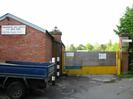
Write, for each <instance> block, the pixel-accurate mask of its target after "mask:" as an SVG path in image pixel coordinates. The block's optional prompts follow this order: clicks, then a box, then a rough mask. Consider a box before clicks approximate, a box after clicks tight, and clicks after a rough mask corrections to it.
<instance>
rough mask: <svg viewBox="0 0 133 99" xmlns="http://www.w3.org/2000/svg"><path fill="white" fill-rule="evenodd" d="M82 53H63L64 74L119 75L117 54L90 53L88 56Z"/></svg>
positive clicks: (118, 57)
mask: <svg viewBox="0 0 133 99" xmlns="http://www.w3.org/2000/svg"><path fill="white" fill-rule="evenodd" d="M82 53H84V54H83V55H82ZM82 53H78V52H65V63H64V67H63V68H64V69H63V73H64V74H69V75H88V74H117V75H119V74H120V55H119V52H91V54H89V55H88V56H87V54H88V52H82ZM80 56H81V57H80ZM77 58H78V59H77ZM87 59H88V60H87ZM68 60H69V61H68ZM87 64H88V65H87ZM89 64H90V65H89ZM108 64H109V65H108Z"/></svg>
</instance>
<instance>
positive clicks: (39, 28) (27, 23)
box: [0, 13, 65, 47]
mask: <svg viewBox="0 0 133 99" xmlns="http://www.w3.org/2000/svg"><path fill="white" fill-rule="evenodd" d="M5 18H12V19H14V20H17V21H19V22H21V23H23V24H25V25H27V26H30V27H32V28H34V29H36V30H39V31H41V32H43V33H47V34H48V36H50V37H51V38H52V39H54V37H53V36H52V34H51V33H50V32H48V31H47V30H45V29H43V28H41V27H39V26H37V25H35V24H32V23H30V22H28V21H26V20H23V19H21V18H19V17H17V16H15V15H12V14H10V13H7V14H5V15H3V16H1V17H0V21H1V20H3V19H5ZM61 34H62V33H61ZM57 42H58V41H57ZM59 43H61V44H62V45H63V46H64V47H65V45H64V44H63V43H62V42H59Z"/></svg>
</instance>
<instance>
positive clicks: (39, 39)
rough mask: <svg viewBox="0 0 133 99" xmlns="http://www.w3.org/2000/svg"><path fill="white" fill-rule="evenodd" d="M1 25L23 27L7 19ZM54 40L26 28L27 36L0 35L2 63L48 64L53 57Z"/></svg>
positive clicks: (0, 58) (44, 34)
mask: <svg viewBox="0 0 133 99" xmlns="http://www.w3.org/2000/svg"><path fill="white" fill-rule="evenodd" d="M1 25H23V24H22V23H20V22H18V21H16V20H14V19H11V18H6V19H4V20H2V21H0V33H1ZM51 50H52V40H51V38H50V37H49V36H48V35H47V34H46V33H43V32H41V31H38V30H36V29H34V28H32V27H29V26H26V34H25V35H1V34H0V61H5V60H15V61H16V60H19V61H33V62H48V61H50V60H51V57H52V52H51Z"/></svg>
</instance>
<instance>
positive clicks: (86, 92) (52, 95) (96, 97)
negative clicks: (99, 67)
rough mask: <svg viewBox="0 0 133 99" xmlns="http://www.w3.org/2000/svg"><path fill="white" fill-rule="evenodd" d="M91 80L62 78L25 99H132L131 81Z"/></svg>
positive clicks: (132, 87) (89, 78) (90, 78)
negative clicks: (53, 84)
mask: <svg viewBox="0 0 133 99" xmlns="http://www.w3.org/2000/svg"><path fill="white" fill-rule="evenodd" d="M93 78H94V77H93ZM93 78H92V77H88V76H86V77H80V76H75V77H74V76H73V77H72V76H69V77H62V78H60V79H59V80H58V81H57V83H56V85H55V86H49V87H48V88H47V89H45V91H36V92H34V93H32V94H30V95H29V96H27V97H26V98H25V99H133V79H122V80H116V81H113V82H112V81H111V82H103V81H99V80H98V81H97V80H96V79H95V80H94V79H93ZM103 78H104V77H103ZM1 96H2V94H1ZM0 99H2V98H0ZM3 99H4V98H3Z"/></svg>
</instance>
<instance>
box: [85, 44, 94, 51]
mask: <svg viewBox="0 0 133 99" xmlns="http://www.w3.org/2000/svg"><path fill="white" fill-rule="evenodd" d="M85 47H86V49H87V50H88V51H92V50H93V49H94V47H93V45H91V44H90V43H87V44H86V46H85Z"/></svg>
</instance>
